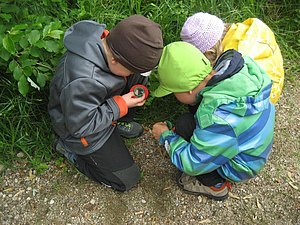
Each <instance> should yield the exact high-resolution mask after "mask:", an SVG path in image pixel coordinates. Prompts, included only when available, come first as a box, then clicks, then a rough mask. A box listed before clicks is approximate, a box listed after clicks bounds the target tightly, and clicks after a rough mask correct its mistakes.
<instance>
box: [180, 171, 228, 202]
mask: <svg viewBox="0 0 300 225" xmlns="http://www.w3.org/2000/svg"><path fill="white" fill-rule="evenodd" d="M177 184H178V185H179V187H180V188H181V189H182V190H183V191H185V192H187V193H189V194H193V195H205V196H207V197H209V198H212V199H214V200H217V201H221V200H225V199H226V198H228V193H229V191H230V190H231V184H230V183H229V182H228V181H225V182H224V183H222V184H220V185H215V186H210V187H209V186H205V185H203V184H201V183H200V181H199V180H197V178H196V177H192V176H189V175H187V174H185V173H182V174H181V176H180V177H179V178H178V179H177Z"/></svg>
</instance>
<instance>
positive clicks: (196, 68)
mask: <svg viewBox="0 0 300 225" xmlns="http://www.w3.org/2000/svg"><path fill="white" fill-rule="evenodd" d="M211 71H212V67H211V65H210V62H209V60H208V59H207V58H206V57H205V56H204V55H203V53H202V52H201V51H200V50H198V49H197V48H196V47H195V46H193V45H192V44H189V43H187V42H183V41H178V42H173V43H171V44H168V45H167V46H165V47H164V49H163V53H162V56H161V58H160V62H159V64H158V76H157V79H158V81H159V87H158V88H157V89H156V90H155V91H154V93H153V94H154V96H155V97H163V96H166V95H169V94H171V93H177V92H186V91H191V90H193V89H194V88H195V87H196V86H197V85H199V84H200V82H201V81H202V80H204V79H205V77H206V76H207V75H208V74H209V73H210V72H211Z"/></svg>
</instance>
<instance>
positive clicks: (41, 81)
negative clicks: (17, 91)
mask: <svg viewBox="0 0 300 225" xmlns="http://www.w3.org/2000/svg"><path fill="white" fill-rule="evenodd" d="M37 82H38V84H39V85H40V87H45V85H46V77H45V75H44V74H42V73H38V75H37Z"/></svg>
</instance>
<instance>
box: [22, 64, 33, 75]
mask: <svg viewBox="0 0 300 225" xmlns="http://www.w3.org/2000/svg"><path fill="white" fill-rule="evenodd" d="M23 72H24V75H25V76H26V77H30V76H31V75H32V73H33V71H32V67H29V66H26V67H24V68H23Z"/></svg>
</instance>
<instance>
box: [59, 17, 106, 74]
mask: <svg viewBox="0 0 300 225" xmlns="http://www.w3.org/2000/svg"><path fill="white" fill-rule="evenodd" d="M105 27H106V26H105V24H99V23H97V22H94V21H91V20H83V21H80V22H78V23H75V24H74V25H72V26H71V27H70V28H69V29H68V30H67V31H66V32H65V36H64V46H65V48H66V49H68V51H70V52H72V53H74V54H77V55H79V56H81V57H83V58H84V59H87V60H89V61H90V62H92V63H94V64H95V65H97V66H98V67H100V68H105V69H107V65H106V63H105V62H106V61H107V59H106V56H105V53H104V49H103V46H102V41H101V35H102V34H103V31H104V30H105ZM103 58H104V59H105V60H103Z"/></svg>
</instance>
